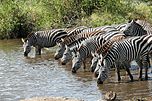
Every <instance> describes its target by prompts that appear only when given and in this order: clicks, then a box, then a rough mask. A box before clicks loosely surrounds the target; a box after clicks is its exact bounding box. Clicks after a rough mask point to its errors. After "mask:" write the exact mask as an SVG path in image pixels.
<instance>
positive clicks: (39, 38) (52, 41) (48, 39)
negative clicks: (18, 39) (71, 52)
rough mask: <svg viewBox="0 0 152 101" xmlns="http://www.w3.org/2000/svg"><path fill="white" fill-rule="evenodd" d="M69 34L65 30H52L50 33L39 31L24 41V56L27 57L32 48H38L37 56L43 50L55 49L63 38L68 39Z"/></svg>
mask: <svg viewBox="0 0 152 101" xmlns="http://www.w3.org/2000/svg"><path fill="white" fill-rule="evenodd" d="M66 36H67V32H65V31H64V30H63V29H52V30H48V31H37V32H35V33H32V34H30V35H28V36H27V38H26V39H23V40H22V41H23V42H24V44H23V48H24V55H25V56H27V55H28V53H29V52H30V51H31V46H34V47H35V48H36V54H39V55H40V54H41V49H42V48H44V47H46V48H49V47H53V46H55V45H56V43H57V42H59V41H60V40H61V38H63V37H66Z"/></svg>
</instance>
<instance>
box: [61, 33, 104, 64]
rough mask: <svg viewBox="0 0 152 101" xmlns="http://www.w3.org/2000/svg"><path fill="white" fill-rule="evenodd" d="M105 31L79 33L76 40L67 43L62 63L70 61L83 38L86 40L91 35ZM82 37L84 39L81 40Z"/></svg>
mask: <svg viewBox="0 0 152 101" xmlns="http://www.w3.org/2000/svg"><path fill="white" fill-rule="evenodd" d="M104 33H105V31H101V30H97V31H92V32H88V33H81V34H79V35H77V37H78V39H77V40H76V41H73V42H71V43H70V44H67V45H66V50H65V52H64V53H63V56H62V58H61V63H62V64H63V65H65V64H66V63H67V62H69V61H70V60H71V59H72V56H73V55H72V53H74V54H76V50H77V49H78V48H79V46H80V44H81V42H82V41H83V40H86V39H87V38H89V37H92V36H96V35H99V34H100V35H101V34H104ZM80 39H83V40H80ZM79 40H80V41H79Z"/></svg>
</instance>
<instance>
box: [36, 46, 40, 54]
mask: <svg viewBox="0 0 152 101" xmlns="http://www.w3.org/2000/svg"><path fill="white" fill-rule="evenodd" d="M35 50H36V55H41V47H39V46H36V47H35Z"/></svg>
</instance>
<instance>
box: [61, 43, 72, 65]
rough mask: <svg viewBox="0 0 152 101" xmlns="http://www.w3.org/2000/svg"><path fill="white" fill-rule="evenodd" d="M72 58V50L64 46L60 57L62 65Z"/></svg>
mask: <svg viewBox="0 0 152 101" xmlns="http://www.w3.org/2000/svg"><path fill="white" fill-rule="evenodd" d="M71 59H72V51H71V50H70V48H69V47H67V46H66V50H65V51H64V53H63V56H62V58H61V63H62V65H65V64H66V63H68V62H69V61H70V60H71Z"/></svg>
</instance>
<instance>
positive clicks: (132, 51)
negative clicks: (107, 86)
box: [97, 35, 152, 84]
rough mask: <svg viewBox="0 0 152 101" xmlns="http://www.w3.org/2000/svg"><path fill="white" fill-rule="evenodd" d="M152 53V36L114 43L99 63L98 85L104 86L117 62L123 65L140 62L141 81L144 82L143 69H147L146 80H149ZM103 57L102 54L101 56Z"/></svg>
mask: <svg viewBox="0 0 152 101" xmlns="http://www.w3.org/2000/svg"><path fill="white" fill-rule="evenodd" d="M150 52H152V35H143V36H136V37H131V38H127V39H124V40H122V41H119V42H114V43H113V44H112V47H111V48H109V50H108V52H107V54H106V55H104V56H101V59H100V61H98V65H97V68H99V75H98V77H97V83H98V84H102V83H103V82H104V81H105V80H106V79H107V78H108V73H109V70H110V66H112V65H113V63H115V62H117V61H121V62H122V63H125V62H131V61H133V60H138V61H137V63H138V64H139V65H140V67H141V68H140V70H139V80H142V68H143V67H145V80H148V74H147V72H148V66H149V65H148V62H149V57H148V54H149V53H150ZM101 55H102V54H101Z"/></svg>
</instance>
